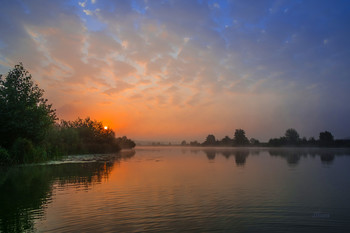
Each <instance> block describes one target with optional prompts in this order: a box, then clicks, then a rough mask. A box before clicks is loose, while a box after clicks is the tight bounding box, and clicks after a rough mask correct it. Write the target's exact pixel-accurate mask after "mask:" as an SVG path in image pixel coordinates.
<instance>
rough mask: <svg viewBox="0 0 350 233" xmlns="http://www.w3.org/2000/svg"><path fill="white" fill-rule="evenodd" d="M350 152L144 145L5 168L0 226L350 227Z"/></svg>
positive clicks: (217, 229)
mask: <svg viewBox="0 0 350 233" xmlns="http://www.w3.org/2000/svg"><path fill="white" fill-rule="evenodd" d="M349 155H350V151H349V150H345V149H316V148H315V149H304V148H296V149H277V148H192V147H138V148H136V149H135V150H130V151H123V152H121V153H119V154H115V155H100V156H98V155H95V156H93V155H81V156H69V157H67V158H65V159H64V160H63V161H53V162H49V163H45V164H34V165H25V166H16V167H11V168H1V170H0V207H1V210H0V231H1V232H23V231H26V232H32V231H33V232H174V231H175V232H209V231H211V232H350V201H349V200H350V179H349V178H350V156H349Z"/></svg>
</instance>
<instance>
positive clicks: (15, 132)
mask: <svg viewBox="0 0 350 233" xmlns="http://www.w3.org/2000/svg"><path fill="white" fill-rule="evenodd" d="M43 94H44V90H42V89H40V88H39V86H38V85H37V84H35V83H34V82H33V81H32V76H31V75H30V74H29V72H28V71H26V70H25V69H24V67H23V65H22V63H20V64H18V65H16V66H15V67H14V68H13V69H12V70H10V71H9V73H8V74H7V75H6V76H2V75H1V76H0V165H4V164H18V163H32V162H39V161H44V160H48V159H53V158H57V157H59V156H62V155H68V154H82V153H84V154H86V153H112V152H118V151H119V150H120V149H121V148H133V147H134V146H135V143H134V142H133V141H131V140H130V139H127V138H126V137H125V136H124V137H121V138H115V133H114V132H113V130H111V129H105V128H104V127H103V124H102V122H99V121H95V120H91V119H90V118H86V119H80V118H78V119H77V120H75V121H64V120H62V121H61V122H60V123H57V122H58V118H57V116H56V111H55V109H53V108H52V105H51V104H48V103H47V102H48V100H47V99H45V98H44V97H43Z"/></svg>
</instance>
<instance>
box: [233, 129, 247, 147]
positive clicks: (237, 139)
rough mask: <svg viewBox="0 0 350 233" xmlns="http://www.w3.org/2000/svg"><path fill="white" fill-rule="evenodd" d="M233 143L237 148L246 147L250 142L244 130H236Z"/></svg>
mask: <svg viewBox="0 0 350 233" xmlns="http://www.w3.org/2000/svg"><path fill="white" fill-rule="evenodd" d="M233 142H234V143H235V145H237V146H244V145H248V144H249V140H248V138H247V137H246V136H245V132H244V130H243V129H236V131H235V135H234V137H233Z"/></svg>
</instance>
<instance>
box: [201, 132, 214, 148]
mask: <svg viewBox="0 0 350 233" xmlns="http://www.w3.org/2000/svg"><path fill="white" fill-rule="evenodd" d="M215 144H216V139H215V136H214V135H212V134H209V135H208V136H207V138H206V139H205V142H204V143H203V145H205V146H213V145H215Z"/></svg>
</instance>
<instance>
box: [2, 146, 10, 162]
mask: <svg viewBox="0 0 350 233" xmlns="http://www.w3.org/2000/svg"><path fill="white" fill-rule="evenodd" d="M10 163H11V157H10V154H9V152H8V151H7V150H6V149H5V148H2V147H0V166H1V165H7V164H10Z"/></svg>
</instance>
